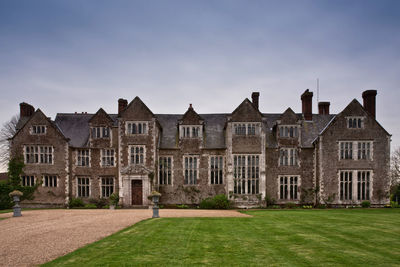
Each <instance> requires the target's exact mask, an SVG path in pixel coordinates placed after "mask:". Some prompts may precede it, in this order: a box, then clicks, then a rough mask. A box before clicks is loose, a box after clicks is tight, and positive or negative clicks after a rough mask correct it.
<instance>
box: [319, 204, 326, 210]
mask: <svg viewBox="0 0 400 267" xmlns="http://www.w3.org/2000/svg"><path fill="white" fill-rule="evenodd" d="M317 208H318V209H326V205H325V204H319V205H318V206H317Z"/></svg>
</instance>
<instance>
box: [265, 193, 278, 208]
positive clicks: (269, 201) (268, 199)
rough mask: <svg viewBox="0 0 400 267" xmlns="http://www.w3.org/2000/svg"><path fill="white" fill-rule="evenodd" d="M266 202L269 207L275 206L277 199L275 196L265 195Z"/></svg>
mask: <svg viewBox="0 0 400 267" xmlns="http://www.w3.org/2000/svg"><path fill="white" fill-rule="evenodd" d="M265 203H266V204H267V207H269V206H274V205H275V204H276V200H275V198H273V197H269V196H268V195H266V196H265Z"/></svg>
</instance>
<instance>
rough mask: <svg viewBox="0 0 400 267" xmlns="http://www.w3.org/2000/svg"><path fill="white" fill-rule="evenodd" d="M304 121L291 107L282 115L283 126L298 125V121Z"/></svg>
mask: <svg viewBox="0 0 400 267" xmlns="http://www.w3.org/2000/svg"><path fill="white" fill-rule="evenodd" d="M301 119H302V114H299V115H298V114H296V113H294V111H293V110H292V109H291V108H290V107H289V108H287V109H286V110H285V112H283V113H282V115H281V117H280V120H281V123H282V124H287V123H296V122H297V121H299V120H301Z"/></svg>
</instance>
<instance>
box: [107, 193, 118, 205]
mask: <svg viewBox="0 0 400 267" xmlns="http://www.w3.org/2000/svg"><path fill="white" fill-rule="evenodd" d="M109 200H110V205H114V206H115V207H116V206H118V202H119V195H118V194H117V193H112V194H111V196H110V198H109Z"/></svg>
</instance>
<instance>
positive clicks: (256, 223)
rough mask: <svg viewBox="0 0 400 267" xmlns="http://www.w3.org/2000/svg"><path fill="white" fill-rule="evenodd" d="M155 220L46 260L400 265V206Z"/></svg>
mask: <svg viewBox="0 0 400 267" xmlns="http://www.w3.org/2000/svg"><path fill="white" fill-rule="evenodd" d="M246 213H247V214H250V215H253V217H250V218H161V219H149V220H146V221H142V222H140V223H138V224H135V225H133V226H131V227H128V228H126V229H124V230H122V231H120V232H118V233H116V234H114V235H112V236H109V237H107V238H105V239H103V240H100V241H98V242H95V243H93V244H90V245H87V246H85V247H83V248H81V249H78V250H76V251H74V252H72V253H70V254H68V255H66V256H64V257H61V258H58V259H56V260H54V261H53V262H50V263H47V264H45V266H64V265H67V266H77V265H79V266H98V265H100V266H131V265H149V266H160V265H161V266H164V265H170V266H174V265H212V266H216V265H226V266H229V265H235V266H237V265H260V266H261V265H264V266H265V265H269V266H271V265H272V266H327V265H334V266H338V265H341V266H396V265H397V266H399V265H400V249H399V248H400V209H354V210H347V209H340V210H264V211H248V212H246Z"/></svg>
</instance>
